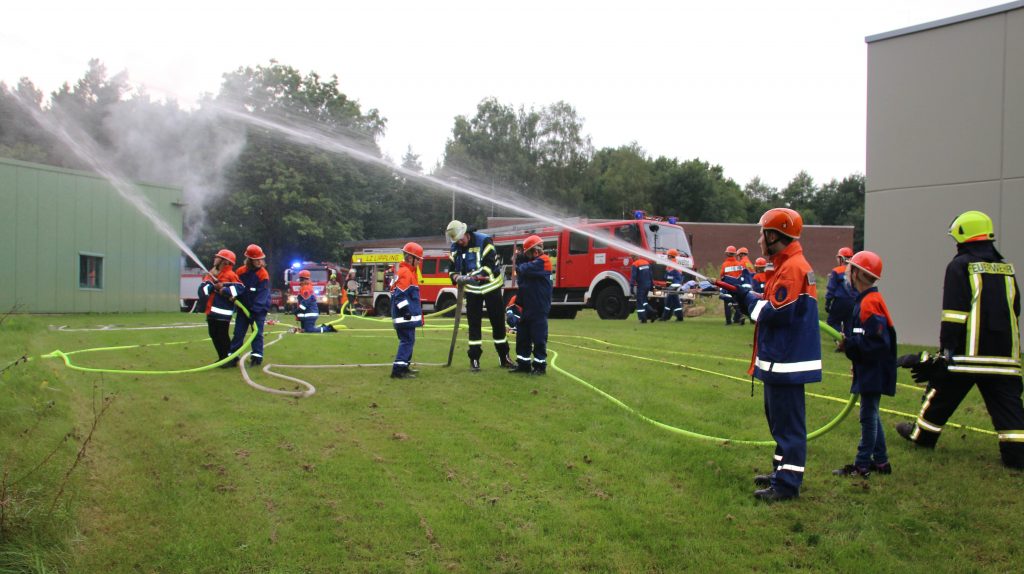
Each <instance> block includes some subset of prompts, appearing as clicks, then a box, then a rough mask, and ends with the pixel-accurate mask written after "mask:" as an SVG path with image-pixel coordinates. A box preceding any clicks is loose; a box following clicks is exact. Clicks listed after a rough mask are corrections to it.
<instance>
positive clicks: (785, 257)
mask: <svg viewBox="0 0 1024 574" xmlns="http://www.w3.org/2000/svg"><path fill="white" fill-rule="evenodd" d="M760 225H761V233H760V237H759V238H758V240H757V243H758V245H759V246H760V247H761V252H762V253H764V255H765V256H766V257H768V258H770V259H771V261H772V263H773V264H774V266H775V272H774V273H772V274H771V276H769V277H768V281H767V282H766V283H765V288H764V295H763V297H761V296H758V295H757V294H755V293H752V292H751V291H750V288H749V287H748V286H744V285H743V284H742V283H741V281H742V279H740V277H739V276H738V275H737V276H736V277H732V276H729V275H726V276H724V277H723V281H725V282H727V283H731V284H733V285H735V290H734V291H732V292H731V294H732V298H733V300H734V302H735V304H736V305H737V306H738V307H739V308H740V309H741V310H742V311H743V312H745V313H746V314H747V315H749V316H750V319H751V320H752V321H753V322H754V325H755V328H754V358H753V361H752V362H751V365H750V369H749V370H748V371H747V372H748V374H750V375H752V376H754V377H755V378H757V379H758V380H760V381H761V382H762V383H764V406H765V415H766V418H767V419H768V428H769V430H770V431H771V433H772V438H773V439H775V445H776V446H775V455H774V457H773V461H772V465H773V468H774V471H773V472H771V473H770V474H764V475H758V476H756V477H754V484H755V485H757V486H760V487H762V488H761V489H759V490H756V491H754V497H755V498H757V499H758V500H763V501H767V502H773V501H777V500H788V499H793V498H796V497H798V496H799V495H800V485H801V483H802V482H803V478H804V465H805V464H806V459H807V418H806V408H805V403H804V385H806V384H808V383H816V382H820V381H821V335H820V333H819V331H818V299H817V294H818V293H817V288H816V286H815V282H814V272H813V271H812V270H811V266H810V264H809V263H807V259H805V258H804V254H803V247H802V246H801V245H800V241H799V239H800V232H801V230H802V229H803V225H804V223H803V218H802V217H801V216H800V214H799V213H797V212H796V211H794V210H792V209H787V208H781V207H777V208H773V209H769V210H768V211H766V212H765V213H764V215H762V216H761V220H760Z"/></svg>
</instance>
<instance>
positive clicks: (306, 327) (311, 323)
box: [299, 317, 332, 333]
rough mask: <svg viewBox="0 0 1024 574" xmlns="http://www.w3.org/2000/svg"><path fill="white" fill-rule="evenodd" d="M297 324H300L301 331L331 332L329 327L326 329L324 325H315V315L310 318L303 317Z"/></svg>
mask: <svg viewBox="0 0 1024 574" xmlns="http://www.w3.org/2000/svg"><path fill="white" fill-rule="evenodd" d="M299 324H300V325H301V326H302V332H303V333H330V332H332V331H331V330H330V329H328V328H327V327H326V326H324V325H317V324H316V317H312V318H310V319H303V320H302V321H300V322H299Z"/></svg>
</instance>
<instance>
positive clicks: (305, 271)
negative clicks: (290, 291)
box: [299, 269, 309, 279]
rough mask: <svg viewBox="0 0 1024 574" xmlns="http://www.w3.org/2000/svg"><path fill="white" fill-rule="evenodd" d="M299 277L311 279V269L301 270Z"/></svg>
mask: <svg viewBox="0 0 1024 574" xmlns="http://www.w3.org/2000/svg"><path fill="white" fill-rule="evenodd" d="M299 279H309V269H303V270H302V271H299Z"/></svg>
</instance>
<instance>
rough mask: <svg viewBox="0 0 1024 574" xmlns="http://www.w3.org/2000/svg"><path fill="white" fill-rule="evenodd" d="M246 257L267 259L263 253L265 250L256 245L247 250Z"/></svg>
mask: <svg viewBox="0 0 1024 574" xmlns="http://www.w3.org/2000/svg"><path fill="white" fill-rule="evenodd" d="M245 256H246V257H248V258H249V259H264V258H266V255H265V254H264V253H263V250H262V249H260V246H259V245H256V244H255V243H253V244H252V245H250V246H249V247H246V248H245Z"/></svg>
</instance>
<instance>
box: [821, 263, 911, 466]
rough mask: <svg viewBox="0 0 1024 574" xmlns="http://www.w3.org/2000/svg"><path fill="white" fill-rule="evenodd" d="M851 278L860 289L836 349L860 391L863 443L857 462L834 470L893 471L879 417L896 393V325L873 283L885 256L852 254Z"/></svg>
mask: <svg viewBox="0 0 1024 574" xmlns="http://www.w3.org/2000/svg"><path fill="white" fill-rule="evenodd" d="M848 263H849V265H848V266H847V269H846V275H847V282H848V283H849V284H850V285H852V286H853V290H854V292H856V293H857V299H856V301H855V302H854V305H853V309H852V312H851V313H850V316H849V317H848V319H847V320H846V321H845V326H846V330H845V331H844V332H843V338H842V339H841V340H840V342H839V344H838V348H839V349H840V350H842V351H844V352H845V353H846V357H847V358H848V359H850V362H851V363H852V365H853V383H852V384H851V386H850V393H851V394H857V395H860V444H858V445H857V456H856V458H854V460H853V464H848V465H846V466H844V467H843V468H840V469H838V470H834V471H832V474H835V475H838V476H861V477H866V476H868V475H870V474H871V473H872V472H876V473H878V474H892V465H891V464H889V453H888V450H887V449H886V446H885V432H884V431H883V430H882V421H881V419H880V418H879V416H878V411H879V404H880V403H881V401H882V395H887V396H890V397H891V396H893V395H895V394H896V329H895V328H894V327H893V323H892V317H891V316H890V315H889V307H888V306H887V305H886V304H885V299H883V298H882V294H881V293H880V292H879V291H878V287H876V286H875V284H876V283H877V282H878V280H879V279H881V277H882V258H881V257H879V256H878V255H877V254H875V253H873V252H871V251H859V252H857V254H856V255H852V256H851V257H850V259H849V261H848Z"/></svg>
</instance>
